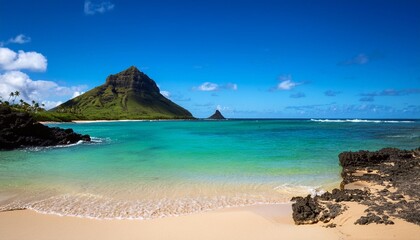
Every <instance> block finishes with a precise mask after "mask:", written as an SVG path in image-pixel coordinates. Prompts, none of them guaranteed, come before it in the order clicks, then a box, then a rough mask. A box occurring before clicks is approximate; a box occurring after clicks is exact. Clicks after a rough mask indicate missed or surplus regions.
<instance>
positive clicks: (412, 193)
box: [292, 148, 420, 225]
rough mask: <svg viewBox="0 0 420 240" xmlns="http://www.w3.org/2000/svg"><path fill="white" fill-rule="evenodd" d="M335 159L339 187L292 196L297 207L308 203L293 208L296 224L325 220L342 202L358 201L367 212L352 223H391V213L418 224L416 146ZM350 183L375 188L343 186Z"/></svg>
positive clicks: (346, 154) (419, 159) (419, 175)
mask: <svg viewBox="0 0 420 240" xmlns="http://www.w3.org/2000/svg"><path fill="white" fill-rule="evenodd" d="M339 160H340V165H341V166H342V167H343V170H342V172H341V176H342V178H343V181H342V182H341V185H340V188H341V189H334V190H333V191H332V192H331V193H329V192H327V193H324V194H322V195H321V196H318V197H315V198H310V196H309V195H308V196H307V197H306V198H302V197H295V198H293V199H292V201H296V203H295V204H297V206H305V205H309V206H311V207H310V208H296V207H293V217H294V220H295V223H296V224H305V223H315V222H317V221H322V222H326V221H328V220H329V219H332V218H334V217H335V216H337V215H338V214H340V213H341V212H342V211H343V209H344V210H345V207H344V208H342V207H341V206H344V205H342V204H343V202H359V203H360V204H363V205H366V206H367V207H368V208H367V209H366V212H368V213H367V215H366V216H360V218H359V219H358V220H357V221H356V222H355V224H360V225H365V224H370V223H377V224H394V222H393V221H392V220H390V219H389V217H390V216H392V217H398V218H402V219H404V220H406V221H408V222H412V223H415V224H417V225H420V148H419V149H414V150H411V151H407V150H400V149H396V148H384V149H381V150H379V151H376V152H369V151H358V152H343V153H340V155H339ZM354 182H368V183H371V184H373V185H375V188H372V189H363V190H361V189H345V188H346V186H347V185H348V184H350V183H354ZM353 187H354V186H353ZM303 210H305V211H303ZM295 211H296V212H295ZM308 212H310V213H312V214H309V213H308ZM303 213H305V214H303ZM334 215H335V216H334ZM295 216H297V217H296V218H295ZM314 219H315V220H314Z"/></svg>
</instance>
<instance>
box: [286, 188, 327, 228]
mask: <svg viewBox="0 0 420 240" xmlns="http://www.w3.org/2000/svg"><path fill="white" fill-rule="evenodd" d="M292 201H296V202H295V203H293V204H292V209H293V220H294V221H295V223H296V224H298V225H299V224H308V223H316V222H318V221H319V214H320V213H321V212H322V210H323V209H322V208H321V206H320V205H319V204H318V202H317V201H316V200H315V199H313V198H311V196H310V195H308V196H307V197H305V198H303V197H296V198H293V199H292Z"/></svg>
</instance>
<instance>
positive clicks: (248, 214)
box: [0, 203, 420, 240]
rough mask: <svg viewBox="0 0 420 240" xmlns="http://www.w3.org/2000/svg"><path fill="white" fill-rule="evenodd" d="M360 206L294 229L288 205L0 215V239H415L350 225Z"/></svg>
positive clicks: (397, 230)
mask: <svg viewBox="0 0 420 240" xmlns="http://www.w3.org/2000/svg"><path fill="white" fill-rule="evenodd" d="M363 210H364V207H363V206H361V205H359V204H357V203H351V204H349V210H348V211H346V212H345V213H344V214H342V215H340V216H339V217H338V218H336V219H334V221H333V222H334V223H336V224H337V227H336V228H325V227H324V226H325V225H326V224H314V225H299V226H298V225H295V224H294V223H293V219H292V217H291V215H292V210H291V204H278V205H257V206H251V207H239V208H231V209H223V210H217V211H211V212H205V213H198V214H192V215H188V216H180V217H167V218H159V219H152V220H96V219H87V218H77V217H61V216H56V215H46V214H40V213H36V212H34V211H30V210H20V211H10V212H2V213H0V239H20V240H24V239H45V240H48V239H63V240H64V239H241V240H242V239H418V236H420V227H418V226H417V225H415V224H412V223H407V222H405V221H402V220H399V219H393V221H394V222H395V224H394V225H383V224H380V225H377V224H370V225H367V226H361V225H354V224H353V223H354V221H355V220H356V219H357V217H356V216H360V214H361V213H362V212H363Z"/></svg>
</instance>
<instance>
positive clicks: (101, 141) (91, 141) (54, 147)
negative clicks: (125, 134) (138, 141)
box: [22, 137, 111, 152]
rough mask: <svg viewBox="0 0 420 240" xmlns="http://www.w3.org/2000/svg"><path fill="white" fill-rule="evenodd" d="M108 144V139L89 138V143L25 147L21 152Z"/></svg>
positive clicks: (81, 141)
mask: <svg viewBox="0 0 420 240" xmlns="http://www.w3.org/2000/svg"><path fill="white" fill-rule="evenodd" d="M109 142H111V139H110V138H98V137H91V140H90V141H83V140H79V141H77V142H76V143H72V144H66V145H56V146H45V147H27V148H24V149H22V150H23V151H29V152H39V151H44V150H48V149H56V148H70V147H75V146H79V145H82V144H104V143H109Z"/></svg>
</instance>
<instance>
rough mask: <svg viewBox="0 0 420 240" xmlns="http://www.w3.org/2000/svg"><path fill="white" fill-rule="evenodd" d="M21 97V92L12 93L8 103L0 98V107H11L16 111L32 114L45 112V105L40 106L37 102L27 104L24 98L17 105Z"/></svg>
mask: <svg viewBox="0 0 420 240" xmlns="http://www.w3.org/2000/svg"><path fill="white" fill-rule="evenodd" d="M19 96H20V92H19V91H14V92H10V94H9V98H8V99H7V101H4V100H3V98H2V97H1V96H0V105H4V106H9V107H11V108H15V109H16V110H23V111H26V112H32V113H37V112H42V111H45V109H44V107H45V105H44V104H43V103H41V104H40V103H38V102H36V101H35V100H32V101H31V103H27V102H25V101H24V100H23V99H22V98H20V100H19V102H17V103H15V102H16V99H18V97H19ZM10 101H12V102H10Z"/></svg>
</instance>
